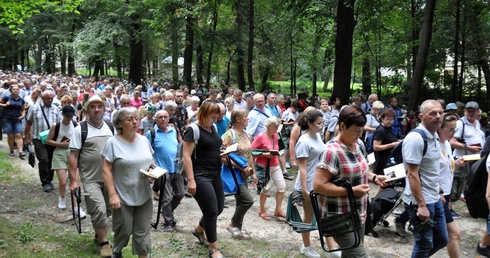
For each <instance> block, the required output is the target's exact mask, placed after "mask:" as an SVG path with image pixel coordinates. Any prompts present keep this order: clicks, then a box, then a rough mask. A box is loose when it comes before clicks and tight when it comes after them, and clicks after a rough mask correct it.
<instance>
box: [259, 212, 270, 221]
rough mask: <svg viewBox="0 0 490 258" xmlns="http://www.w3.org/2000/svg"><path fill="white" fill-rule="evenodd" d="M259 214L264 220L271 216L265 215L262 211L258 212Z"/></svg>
mask: <svg viewBox="0 0 490 258" xmlns="http://www.w3.org/2000/svg"><path fill="white" fill-rule="evenodd" d="M259 216H260V217H261V218H262V219H264V220H271V217H269V215H267V213H265V212H263V213H260V212H259Z"/></svg>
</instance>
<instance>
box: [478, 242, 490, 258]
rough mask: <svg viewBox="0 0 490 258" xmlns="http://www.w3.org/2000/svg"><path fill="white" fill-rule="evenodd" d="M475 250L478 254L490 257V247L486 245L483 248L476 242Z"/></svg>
mask: <svg viewBox="0 0 490 258" xmlns="http://www.w3.org/2000/svg"><path fill="white" fill-rule="evenodd" d="M476 252H477V253H478V254H481V255H483V256H485V257H490V247H488V246H487V247H485V248H483V247H481V246H480V243H478V244H477V245H476Z"/></svg>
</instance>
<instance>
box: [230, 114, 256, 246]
mask: <svg viewBox="0 0 490 258" xmlns="http://www.w3.org/2000/svg"><path fill="white" fill-rule="evenodd" d="M247 114H248V113H247V111H246V110H245V109H242V108H239V109H234V110H233V111H232V112H231V116H230V117H231V121H230V125H231V126H232V128H230V130H228V131H227V132H226V133H225V134H223V136H222V140H223V148H226V147H228V146H230V145H232V144H235V143H237V144H238V152H237V153H238V154H239V155H240V156H242V157H244V158H246V159H247V160H248V164H247V166H246V167H242V166H239V165H238V164H236V163H235V162H233V161H232V163H233V167H234V168H235V169H239V170H240V171H241V173H240V174H241V177H242V179H243V182H244V184H243V185H240V186H238V188H239V190H238V194H235V201H236V208H235V213H234V214H233V217H232V218H231V222H230V223H229V224H228V225H227V226H226V230H228V232H229V233H230V234H231V235H232V237H235V238H239V239H251V238H252V236H251V235H250V233H249V232H247V231H245V230H244V229H243V228H242V226H243V218H244V217H245V214H246V213H247V211H248V210H249V209H250V207H252V205H253V203H254V199H253V197H252V195H251V193H250V190H249V189H248V183H247V182H248V180H247V179H248V177H250V176H251V177H252V178H253V181H252V185H256V184H257V182H258V179H257V176H256V175H255V169H254V161H253V157H252V142H251V141H250V136H249V135H248V134H247V132H246V131H245V127H246V126H247V124H248V116H247ZM225 164H226V163H225Z"/></svg>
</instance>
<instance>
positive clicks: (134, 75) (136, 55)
mask: <svg viewBox="0 0 490 258" xmlns="http://www.w3.org/2000/svg"><path fill="white" fill-rule="evenodd" d="M131 20H132V21H133V23H132V29H131V30H130V31H129V35H130V38H131V39H130V42H129V81H130V82H133V83H134V84H136V85H140V84H141V78H142V77H143V42H142V41H141V40H140V39H139V38H138V33H139V32H140V29H141V24H140V23H139V16H138V15H134V17H131Z"/></svg>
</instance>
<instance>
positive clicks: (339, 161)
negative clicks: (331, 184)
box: [317, 140, 369, 221]
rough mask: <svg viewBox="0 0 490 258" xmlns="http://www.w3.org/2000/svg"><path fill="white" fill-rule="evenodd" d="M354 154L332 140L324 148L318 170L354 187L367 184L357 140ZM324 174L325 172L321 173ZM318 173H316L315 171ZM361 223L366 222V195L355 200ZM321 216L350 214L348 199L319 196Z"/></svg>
mask: <svg viewBox="0 0 490 258" xmlns="http://www.w3.org/2000/svg"><path fill="white" fill-rule="evenodd" d="M356 146H357V148H356V152H351V151H349V149H348V148H347V146H346V145H344V144H342V143H340V142H339V141H336V140H332V141H330V142H328V143H327V144H326V146H325V150H324V152H323V154H322V157H321V159H320V162H319V163H318V166H317V167H318V168H321V169H325V170H327V171H328V172H330V173H331V174H333V177H332V178H343V179H345V180H347V181H349V182H350V183H351V185H352V186H353V187H354V186H356V185H360V184H367V183H368V171H369V165H368V161H367V159H366V158H365V156H364V154H363V153H365V151H363V150H361V148H362V147H361V146H363V144H362V142H361V141H360V140H358V144H357V145H356ZM322 172H323V173H325V172H326V171H322ZM317 173H318V171H317ZM355 199H356V204H357V208H358V211H359V216H360V219H361V221H364V220H366V207H367V195H364V196H363V197H361V198H357V197H356V198H355ZM318 202H319V204H320V209H321V210H322V214H326V215H327V217H328V216H332V215H337V214H344V213H346V212H350V210H349V199H348V198H347V195H345V196H320V198H319V200H318Z"/></svg>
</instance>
